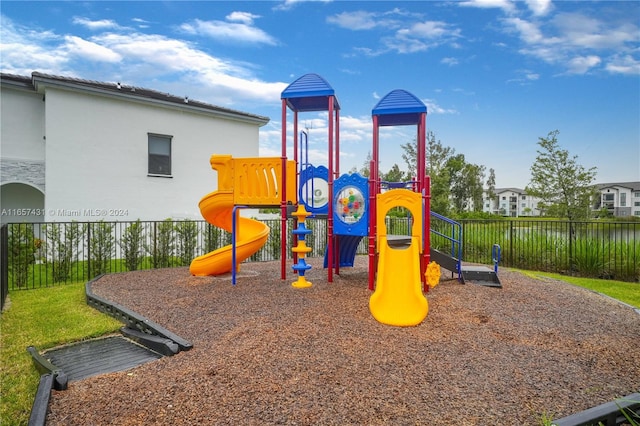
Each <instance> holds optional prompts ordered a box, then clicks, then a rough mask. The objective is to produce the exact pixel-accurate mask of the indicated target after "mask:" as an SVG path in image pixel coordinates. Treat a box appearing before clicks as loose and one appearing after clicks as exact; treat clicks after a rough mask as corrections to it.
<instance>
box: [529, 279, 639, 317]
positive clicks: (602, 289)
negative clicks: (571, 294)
mask: <svg viewBox="0 0 640 426" xmlns="http://www.w3.org/2000/svg"><path fill="white" fill-rule="evenodd" d="M521 272H522V273H524V274H525V275H527V276H530V277H532V278H539V277H541V276H542V277H548V278H553V279H556V280H560V281H565V282H568V283H570V284H573V285H577V286H579V287H584V288H587V289H589V290H594V291H597V292H598V293H602V294H606V295H607V296H609V297H613V298H614V299H618V300H620V301H621V302H624V303H628V304H629V305H632V306H634V307H636V308H640V284H638V283H629V282H625V281H614V280H599V279H595V278H583V277H569V276H566V275H560V274H554V273H550V272H537V271H521Z"/></svg>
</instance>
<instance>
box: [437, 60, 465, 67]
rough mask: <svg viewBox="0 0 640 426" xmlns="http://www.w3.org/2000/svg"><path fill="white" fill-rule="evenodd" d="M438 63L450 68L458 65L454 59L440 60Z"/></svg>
mask: <svg viewBox="0 0 640 426" xmlns="http://www.w3.org/2000/svg"><path fill="white" fill-rule="evenodd" d="M440 63H441V64H445V65H449V66H450V67H452V66H454V65H458V64H459V63H460V62H459V61H458V60H457V59H456V58H442V59H441V60H440Z"/></svg>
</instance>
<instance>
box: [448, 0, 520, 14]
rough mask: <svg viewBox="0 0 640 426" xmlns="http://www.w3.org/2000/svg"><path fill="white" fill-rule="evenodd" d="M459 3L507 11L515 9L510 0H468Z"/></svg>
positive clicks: (510, 11) (465, 5)
mask: <svg viewBox="0 0 640 426" xmlns="http://www.w3.org/2000/svg"><path fill="white" fill-rule="evenodd" d="M458 5H460V6H463V7H477V8H481V9H494V8H497V9H502V10H503V11H504V12H506V13H512V12H514V11H515V6H514V5H513V3H512V2H511V1H510V0H467V1H461V2H459V3H458Z"/></svg>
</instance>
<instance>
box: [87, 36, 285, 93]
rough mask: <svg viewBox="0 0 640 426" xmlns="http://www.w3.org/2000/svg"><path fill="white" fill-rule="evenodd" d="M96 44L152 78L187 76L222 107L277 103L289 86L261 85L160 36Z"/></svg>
mask: <svg viewBox="0 0 640 426" xmlns="http://www.w3.org/2000/svg"><path fill="white" fill-rule="evenodd" d="M93 41H95V42H97V43H99V44H101V45H103V46H105V47H108V48H109V49H111V50H113V51H114V52H117V53H118V54H120V55H122V57H123V58H124V59H125V60H126V61H128V62H131V63H134V64H140V65H141V66H144V67H146V68H147V69H148V72H150V73H152V75H158V76H160V75H169V74H178V75H180V76H184V78H187V76H188V79H189V80H190V81H192V82H193V80H196V81H198V82H199V83H200V84H201V85H202V87H203V89H204V90H207V89H208V90H209V95H210V96H212V97H214V98H215V99H216V101H217V102H221V103H223V104H232V103H233V102H234V99H237V100H242V99H244V100H247V99H255V100H261V101H267V102H268V101H274V100H278V99H279V98H280V93H281V92H282V90H284V89H285V87H286V86H287V84H286V83H280V82H277V83H269V82H264V81H261V80H259V79H257V78H255V77H253V76H252V73H251V72H250V71H249V70H248V69H246V68H245V67H243V66H241V65H238V64H235V63H233V62H231V61H225V60H223V59H220V58H216V57H214V56H211V55H209V54H207V53H205V52H203V51H201V50H198V49H195V48H193V47H191V46H190V45H188V44H187V43H186V42H184V41H181V40H176V39H171V38H167V37H164V36H161V35H146V34H132V35H118V34H105V35H103V36H100V37H95V38H94V39H93ZM185 70H188V71H185ZM214 89H215V90H214Z"/></svg>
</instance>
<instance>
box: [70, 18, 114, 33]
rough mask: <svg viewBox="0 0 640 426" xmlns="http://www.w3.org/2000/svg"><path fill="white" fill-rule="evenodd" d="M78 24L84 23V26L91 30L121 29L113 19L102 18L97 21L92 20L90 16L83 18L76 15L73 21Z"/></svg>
mask: <svg viewBox="0 0 640 426" xmlns="http://www.w3.org/2000/svg"><path fill="white" fill-rule="evenodd" d="M71 22H73V23H74V24H76V25H82V26H83V27H86V28H89V29H90V30H94V31H99V30H106V29H119V28H120V26H119V25H118V24H117V23H116V22H115V21H112V20H111V19H100V20H97V21H92V20H91V19H88V18H83V17H79V16H74V17H73V20H72V21H71Z"/></svg>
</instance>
